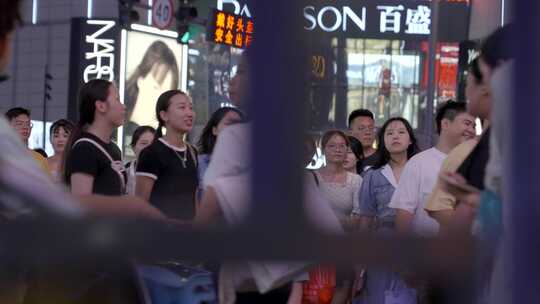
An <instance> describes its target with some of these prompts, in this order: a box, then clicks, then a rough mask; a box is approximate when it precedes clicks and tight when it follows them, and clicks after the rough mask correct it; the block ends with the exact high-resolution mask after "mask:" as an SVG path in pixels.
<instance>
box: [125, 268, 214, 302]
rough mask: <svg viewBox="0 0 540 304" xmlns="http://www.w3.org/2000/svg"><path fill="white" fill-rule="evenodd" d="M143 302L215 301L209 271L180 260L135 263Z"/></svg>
mask: <svg viewBox="0 0 540 304" xmlns="http://www.w3.org/2000/svg"><path fill="white" fill-rule="evenodd" d="M135 270H136V276H137V281H138V288H139V291H140V293H141V295H142V298H143V299H144V301H143V303H144V304H170V303H182V304H190V303H193V304H196V303H197V304H198V303H215V304H217V295H216V292H215V291H216V288H215V286H214V281H213V280H212V274H211V273H210V272H208V271H206V270H204V269H201V268H198V267H192V266H187V265H186V264H183V263H176V262H166V263H156V264H135Z"/></svg>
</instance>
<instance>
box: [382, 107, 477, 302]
mask: <svg viewBox="0 0 540 304" xmlns="http://www.w3.org/2000/svg"><path fill="white" fill-rule="evenodd" d="M436 122H437V133H438V134H439V140H438V142H437V145H436V146H435V147H433V148H431V149H428V150H426V151H423V152H421V153H419V154H416V155H415V156H413V157H412V158H411V159H410V160H409V161H407V163H406V164H405V167H404V168H403V171H402V172H401V176H400V178H399V183H398V186H397V188H396V190H395V191H394V195H393V196H392V200H391V201H390V205H389V206H390V207H391V208H394V209H396V221H395V225H396V231H397V232H398V233H402V234H409V233H411V234H414V235H417V236H420V237H428V238H429V237H434V236H436V235H437V233H438V231H439V224H438V223H437V222H436V221H435V220H434V219H433V218H431V217H430V216H429V215H428V214H427V212H426V210H424V208H425V204H426V202H427V199H428V197H429V195H430V194H431V192H432V191H433V189H434V186H435V184H436V182H437V178H438V175H439V171H440V169H441V166H442V164H443V161H444V160H445V159H446V156H447V154H448V153H449V152H450V151H451V150H452V149H454V147H456V146H457V145H459V144H461V143H462V142H465V141H466V140H469V139H472V138H473V137H474V136H475V129H474V127H475V124H474V117H473V116H471V115H470V114H468V113H467V108H466V104H465V103H464V102H454V101H448V102H446V103H444V104H443V105H442V106H441V107H440V108H439V109H438V111H437V115H436ZM409 279H412V280H413V282H416V283H413V282H411V281H410V280H407V279H405V281H406V282H408V284H412V285H414V286H410V287H412V288H416V289H417V293H418V297H419V301H420V302H419V303H430V302H429V300H428V299H429V298H430V296H431V295H430V293H431V291H430V289H431V286H430V284H429V282H423V280H422V279H421V278H420V279H419V278H414V274H413V276H412V277H409ZM418 279H419V281H418Z"/></svg>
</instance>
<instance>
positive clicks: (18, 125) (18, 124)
mask: <svg viewBox="0 0 540 304" xmlns="http://www.w3.org/2000/svg"><path fill="white" fill-rule="evenodd" d="M14 125H15V128H17V129H22V128H25V127H26V128H30V129H31V128H33V127H34V124H33V123H32V122H30V121H15V123H14Z"/></svg>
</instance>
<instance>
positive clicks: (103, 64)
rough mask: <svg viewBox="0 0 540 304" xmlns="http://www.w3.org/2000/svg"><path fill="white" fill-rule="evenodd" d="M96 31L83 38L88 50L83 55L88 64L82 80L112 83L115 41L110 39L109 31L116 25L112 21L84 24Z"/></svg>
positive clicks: (93, 21)
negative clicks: (105, 80) (97, 79)
mask: <svg viewBox="0 0 540 304" xmlns="http://www.w3.org/2000/svg"><path fill="white" fill-rule="evenodd" d="M86 23H87V24H88V25H91V26H92V28H94V27H95V28H96V30H95V31H94V32H93V33H91V34H88V35H86V36H85V40H84V41H85V43H86V44H87V45H88V46H90V50H89V51H87V52H85V53H84V59H85V60H86V61H87V62H89V64H88V65H87V66H86V67H85V68H84V72H83V80H84V82H88V81H89V80H91V79H94V78H101V79H107V80H109V81H113V80H114V79H115V78H114V67H115V65H114V62H115V48H114V45H115V40H114V39H111V38H110V33H109V32H110V31H112V30H113V29H114V26H115V25H116V23H115V22H114V21H113V20H88V21H87V22H86Z"/></svg>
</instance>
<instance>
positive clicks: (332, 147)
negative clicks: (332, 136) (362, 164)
mask: <svg viewBox="0 0 540 304" xmlns="http://www.w3.org/2000/svg"><path fill="white" fill-rule="evenodd" d="M347 148H349V147H348V146H347V145H333V144H330V145H327V146H326V149H328V150H341V151H347Z"/></svg>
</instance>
